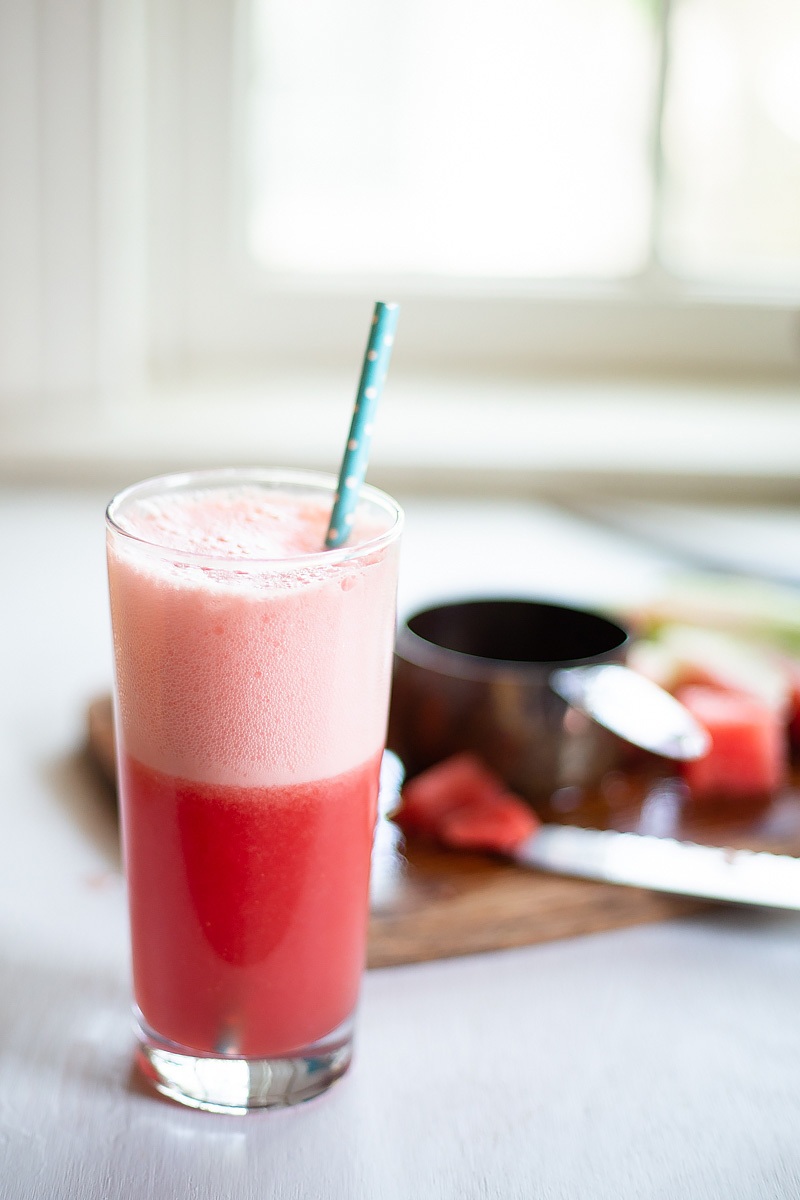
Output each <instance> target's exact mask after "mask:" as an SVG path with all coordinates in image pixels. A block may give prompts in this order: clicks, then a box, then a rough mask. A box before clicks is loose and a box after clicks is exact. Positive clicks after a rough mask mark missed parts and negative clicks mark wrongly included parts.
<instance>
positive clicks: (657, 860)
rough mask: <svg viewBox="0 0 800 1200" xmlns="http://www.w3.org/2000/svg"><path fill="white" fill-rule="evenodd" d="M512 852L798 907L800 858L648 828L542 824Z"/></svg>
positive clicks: (555, 867) (581, 869)
mask: <svg viewBox="0 0 800 1200" xmlns="http://www.w3.org/2000/svg"><path fill="white" fill-rule="evenodd" d="M512 858H513V859H514V860H515V861H516V862H517V863H519V864H520V865H521V866H525V867H535V868H538V869H539V870H543V871H553V872H555V873H558V874H562V875H578V876H581V877H583V878H586V879H602V880H605V881H606V882H608V883H621V884H628V885H630V886H632V887H644V888H651V889H653V890H655V891H662V892H672V893H675V894H677V895H684V896H700V897H705V898H707V899H709V900H726V901H733V902H735V903H740V904H763V905H768V906H770V907H773V908H789V909H800V859H798V858H792V857H791V856H789V855H787V854H772V853H770V852H768V851H765V850H762V851H757V850H733V849H726V848H724V847H719V846H700V845H697V844H696V843H694V842H679V841H676V840H675V839H674V838H663V837H655V836H653V835H651V834H641V833H620V832H618V831H616V830H605V829H603V830H601V829H583V828H580V827H579V826H575V825H543V826H542V828H541V829H540V830H539V831H538V832H537V833H535V834H533V835H532V836H531V837H530V838H529V839H528V840H527V841H526V842H524V843H523V844H522V845H521V846H520V847H518V849H517V850H516V851H514V853H513V854H512Z"/></svg>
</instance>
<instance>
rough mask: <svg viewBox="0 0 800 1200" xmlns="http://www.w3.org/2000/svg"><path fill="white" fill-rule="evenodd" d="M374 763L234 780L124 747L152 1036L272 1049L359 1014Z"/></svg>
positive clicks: (253, 1051) (131, 870)
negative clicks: (172, 770)
mask: <svg viewBox="0 0 800 1200" xmlns="http://www.w3.org/2000/svg"><path fill="white" fill-rule="evenodd" d="M379 767H380V755H378V756H376V757H375V758H374V759H373V760H372V761H370V762H368V763H366V764H364V765H363V766H361V767H358V768H356V769H354V770H352V771H347V772H345V773H344V774H341V775H337V776H336V777H335V778H332V779H321V780H318V781H314V782H312V783H302V784H295V785H288V786H283V787H274V788H270V787H232V786H226V785H218V784H205V783H194V782H192V781H190V780H187V779H177V778H174V777H172V776H170V775H167V774H164V773H163V772H160V771H155V770H153V769H151V768H149V767H145V766H143V765H142V764H141V763H139V762H137V761H136V760H135V759H133V758H131V757H129V756H123V759H122V763H121V783H122V816H123V831H124V842H125V859H126V872H127V877H128V891H129V897H130V908H131V933H132V947H133V974H134V991H135V995H136V1001H137V1003H138V1005H139V1008H140V1009H141V1011H142V1014H143V1016H144V1019H145V1021H146V1022H147V1024H148V1025H149V1026H150V1027H151V1028H152V1029H153V1030H154V1031H155V1032H156V1033H158V1034H159V1035H161V1037H163V1038H166V1039H168V1040H170V1041H173V1042H177V1043H178V1044H179V1045H181V1046H184V1047H187V1048H188V1049H190V1050H197V1051H206V1052H221V1051H227V1052H235V1053H238V1054H242V1055H248V1056H251V1057H263V1058H266V1057H270V1056H274V1055H280V1054H287V1053H290V1052H291V1051H294V1050H298V1049H300V1048H302V1047H303V1046H307V1045H310V1044H312V1043H313V1042H315V1041H317V1040H318V1039H319V1038H321V1037H324V1036H325V1035H326V1034H328V1033H330V1032H332V1031H333V1030H334V1029H335V1028H336V1027H337V1026H338V1025H340V1024H341V1022H342V1021H344V1020H345V1019H346V1018H347V1017H348V1016H349V1015H350V1013H351V1012H352V1011H353V1009H354V1007H355V1004H356V1000H357V996H358V988H359V981H360V977H361V972H362V970H363V966H364V953H365V945H366V932H367V915H368V887H369V860H370V852H371V848H372V838H373V830H374V825H375V816H376V807H377V795H378V774H379Z"/></svg>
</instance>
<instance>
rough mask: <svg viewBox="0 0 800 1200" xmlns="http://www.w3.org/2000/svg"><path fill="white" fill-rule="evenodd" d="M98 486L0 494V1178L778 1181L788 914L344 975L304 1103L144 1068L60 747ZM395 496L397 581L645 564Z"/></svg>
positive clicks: (370, 1191) (524, 519) (786, 1092)
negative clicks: (216, 1092)
mask: <svg viewBox="0 0 800 1200" xmlns="http://www.w3.org/2000/svg"><path fill="white" fill-rule="evenodd" d="M102 500H103V497H102V496H101V495H100V494H99V493H93V492H74V491H72V492H71V491H56V490H52V491H44V490H28V491H26V490H24V489H8V490H6V491H4V492H0V527H1V528H2V532H3V546H4V548H5V562H6V573H5V578H4V587H3V590H2V595H1V596H0V605H2V629H3V639H2V642H3V671H2V674H3V680H4V683H5V687H4V688H3V689H2V700H0V703H2V706H3V707H2V721H0V738H1V739H2V743H1V753H0V772H2V785H1V786H0V1197H2V1198H3V1200H5V1198H8V1200H12V1198H13V1200H18V1198H20V1200H21V1198H25V1200H28V1198H29V1197H58V1198H64V1197H80V1198H81V1200H94V1198H95V1197H103V1198H104V1200H112V1198H117V1197H120V1198H125V1200H128V1198H133V1197H137V1198H138V1197H157V1198H159V1200H162V1198H163V1200H166V1198H171V1197H192V1198H195V1197H196V1198H198V1200H199V1198H206V1197H209V1198H210V1197H228V1196H235V1197H237V1198H241V1200H248V1198H250V1197H256V1196H257V1197H281V1198H286V1200H290V1198H292V1200H294V1198H298V1200H299V1198H301V1197H302V1198H306V1197H325V1198H326V1200H327V1198H330V1200H339V1198H341V1200H361V1198H362V1197H363V1198H370V1200H373V1198H375V1200H380V1198H383V1197H387V1198H389V1197H409V1198H413V1200H424V1198H427V1197H452V1198H454V1200H455V1198H458V1200H462V1198H464V1200H466V1198H472V1197H475V1198H476V1200H477V1198H479V1197H480V1198H481V1200H483V1198H489V1197H498V1198H503V1200H515V1198H517V1197H519V1198H525V1200H529V1198H537V1200H538V1198H539V1197H541V1198H549V1197H559V1198H560V1197H564V1198H570V1200H572V1198H580V1200H595V1198H597V1200H599V1198H601V1197H602V1198H604V1200H605V1198H606V1197H608V1198H609V1200H627V1198H628V1197H631V1198H633V1197H637V1198H639V1197H648V1198H653V1200H660V1198H662V1197H664V1198H666V1197H676V1198H678V1197H681V1198H683V1197H692V1198H694V1197H702V1198H706V1197H708V1198H716V1197H719V1198H720V1200H739V1198H745V1197H747V1198H748V1200H749V1198H755V1197H770V1198H773V1197H780V1198H782V1197H797V1196H800V1136H799V1135H798V1129H800V916H794V915H787V914H780V913H774V912H767V911H763V910H758V911H756V910H736V909H720V910H715V911H712V912H710V913H708V914H707V915H703V916H699V917H694V918H692V919H688V920H684V921H676V922H670V923H665V924H660V925H651V926H644V927H640V928H634V929H628V930H621V931H617V932H612V933H606V934H596V935H593V936H591V937H586V938H579V939H574V940H571V941H564V942H557V943H551V944H549V945H545V946H538V947H531V948H528V949H521V950H514V951H507V952H502V953H496V954H492V955H477V956H473V957H470V958H464V959H459V960H451V961H448V962H441V963H433V964H426V965H419V966H409V967H398V968H392V969H386V970H381V971H372V972H369V973H368V974H367V976H366V978H365V981H364V988H363V995H362V1003H361V1010H360V1020H359V1032H358V1042H357V1057H356V1060H355V1062H354V1065H353V1067H352V1069H351V1071H350V1073H349V1074H348V1076H347V1077H346V1078H345V1079H344V1080H343V1081H342V1082H341V1083H339V1084H338V1085H337V1086H336V1087H335V1088H334V1089H333V1090H332V1091H331V1092H330V1093H329V1094H328V1095H326V1096H323V1097H321V1098H319V1099H318V1100H315V1101H313V1102H311V1103H310V1104H307V1105H305V1106H302V1107H300V1108H296V1109H291V1110H286V1111H281V1112H273V1113H259V1114H254V1115H251V1116H248V1117H226V1116H217V1115H211V1114H205V1113H196V1112H192V1111H190V1110H186V1109H182V1108H180V1107H178V1106H176V1105H173V1104H171V1103H169V1102H167V1101H164V1100H161V1099H159V1098H157V1097H156V1096H155V1095H154V1094H152V1093H151V1092H149V1091H148V1090H147V1089H146V1088H145V1087H144V1086H143V1085H141V1084H140V1082H139V1080H138V1078H137V1076H136V1075H135V1073H134V1072H133V1071H132V1068H131V1056H132V1048H133V1040H132V1035H131V1027H130V1018H129V1010H128V994H129V993H128V988H129V984H128V950H127V929H126V914H125V898H124V886H123V882H122V878H121V875H120V872H119V852H118V847H117V829H116V820H115V816H114V812H113V808H112V805H111V803H110V801H109V799H108V796H107V795H106V794H105V793H104V791H103V788H102V787H101V786H100V785H99V784H98V782H97V780H96V779H95V778H94V776H93V775H92V773H91V770H90V767H89V765H88V764H87V763H86V762H85V761H83V759H82V758H81V756H80V754H79V753H78V750H79V747H80V745H81V742H82V738H83V713H84V708H85V704H86V702H87V701H88V700H89V699H91V698H92V697H93V696H94V695H96V694H98V693H101V692H103V691H104V690H106V689H107V687H108V682H109V678H110V644H109V628H108V617H107V612H106V598H105V578H104V561H103V534H102ZM408 516H409V528H408V535H407V539H406V545H405V551H404V565H403V579H402V585H401V607H404V608H407V607H409V606H411V605H413V604H416V603H418V602H420V601H421V600H423V599H426V598H429V597H433V596H440V595H445V594H452V593H453V592H458V591H462V590H466V591H472V592H474V593H477V592H479V591H482V592H484V593H486V592H489V591H494V592H499V591H501V590H502V591H505V592H507V593H510V592H524V591H529V592H538V593H540V594H551V595H569V596H573V597H574V598H576V599H580V598H582V597H583V598H586V599H592V598H596V599H597V600H600V601H602V600H603V599H606V598H611V597H613V596H616V595H618V594H619V592H620V588H621V587H624V589H625V590H626V591H627V592H629V593H630V594H646V593H647V591H648V589H649V588H651V587H652V586H653V583H654V580H656V579H657V578H658V576H659V574H660V571H661V563H660V560H659V559H658V557H657V556H650V555H646V554H642V553H641V552H636V553H633V552H630V551H629V550H627V549H626V548H625V546H624V545H623V544H622V543H621V542H620V541H619V540H618V539H617V538H615V537H614V536H612V535H598V536H593V535H587V533H586V532H585V531H584V530H582V529H581V528H580V526H579V525H577V524H576V523H575V522H574V521H573V520H572V519H571V518H567V517H563V516H560V515H558V514H556V513H554V512H552V511H551V510H546V509H541V508H537V507H535V506H533V505H531V506H524V505H520V504H515V505H509V504H500V505H486V504H483V505H471V506H470V505H467V506H464V505H459V504H457V503H454V502H444V501H439V502H430V503H423V502H416V503H412V504H409V506H408ZM467 530H468V533H467V532H466V531H467ZM467 550H469V551H470V553H469V554H468V553H467Z"/></svg>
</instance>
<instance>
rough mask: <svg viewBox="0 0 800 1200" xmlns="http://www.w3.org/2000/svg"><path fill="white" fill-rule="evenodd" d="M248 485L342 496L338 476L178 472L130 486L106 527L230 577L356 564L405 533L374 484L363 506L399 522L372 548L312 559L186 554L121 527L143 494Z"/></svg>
mask: <svg viewBox="0 0 800 1200" xmlns="http://www.w3.org/2000/svg"><path fill="white" fill-rule="evenodd" d="M248 482H249V483H254V484H258V483H271V484H280V483H281V482H283V483H287V484H292V485H298V484H299V485H301V486H302V485H305V486H307V487H308V488H310V489H315V490H317V491H319V492H324V493H326V494H328V495H330V497H331V500H333V495H334V493H335V492H336V488H337V486H338V482H339V481H338V479H337V477H336V476H335V475H331V474H329V473H328V472H324V471H311V470H305V469H304V468H299V467H298V468H295V467H211V468H207V469H206V468H202V469H198V470H194V471H178V472H173V473H170V474H166V475H153V476H151V477H149V478H147V479H141V480H139V482H137V483H132V484H130V485H129V486H128V487H126V488H123V489H122V491H120V492H117V493H116V495H115V496H113V497H112V499H111V500H110V501H109V503H108V505H107V506H106V513H105V519H106V527H107V529H108V530H109V531H110V532H112V533H113V534H114V536H115V537H117V536H118V537H121V538H124V539H125V542H124V543H123V544H127V545H131V546H136V547H139V548H141V549H143V550H145V551H146V552H147V553H149V554H155V555H157V556H158V557H161V558H167V557H169V558H176V557H178V558H179V559H180V561H181V562H186V563H191V564H193V565H195V566H208V567H213V568H214V569H216V570H226V569H227V570H229V571H230V570H236V571H237V572H241V571H246V570H249V569H251V568H257V567H261V568H265V567H272V568H277V569H283V570H286V569H288V568H292V567H300V566H302V567H308V566H316V565H318V564H322V563H325V564H327V565H332V564H335V563H340V562H347V561H349V560H350V559H353V558H360V557H363V556H364V555H368V554H374V553H375V552H376V551H378V550H382V549H383V548H384V547H385V546H388V545H390V544H391V543H392V542H393V541H395V540H396V539H397V538H398V537H399V535H400V533H401V532H402V529H403V524H404V521H405V514H404V512H403V509H402V508H401V506H400V505H399V504H398V503H397V501H396V500H395V499H393V497H391V496H390V495H389V494H388V492H383V491H381V490H380V488H376V487H373V486H372V484H369V483H365V484H362V486H361V490H360V493H359V501H362V500H370V501H372V503H373V504H375V505H377V506H378V507H379V508H380V509H382V510H383V511H384V512H385V513H386V514H387V516H389V517H390V518H393V520H392V522H391V524H390V526H389V528H388V529H386V530H384V532H383V533H381V534H380V535H379V536H378V537H375V538H370V540H369V541H366V542H359V543H358V544H357V545H355V546H348V545H344V546H338V547H337V548H336V549H333V550H326V549H321V550H315V551H314V552H313V553H310V554H309V553H307V554H295V555H291V556H283V557H278V556H272V557H260V558H247V557H241V558H237V557H234V556H231V555H217V554H200V553H198V552H197V551H195V550H181V549H179V548H177V547H175V546H169V545H167V544H166V543H164V542H154V541H152V540H150V539H149V538H143V537H140V536H139V535H138V534H135V533H131V532H130V530H127V529H125V528H123V526H122V525H120V524H119V521H118V517H119V514H120V510H121V509H122V507H123V506H124V505H125V504H126V503H127V502H128V501H130V500H132V499H136V498H137V493H140V492H147V493H149V494H150V495H162V494H171V493H176V492H178V491H179V490H181V489H186V488H191V487H192V486H193V485H196V486H197V487H198V488H201V487H206V486H213V485H217V486H224V485H226V484H230V485H233V484H235V483H248Z"/></svg>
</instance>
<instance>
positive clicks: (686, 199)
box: [151, 0, 800, 375]
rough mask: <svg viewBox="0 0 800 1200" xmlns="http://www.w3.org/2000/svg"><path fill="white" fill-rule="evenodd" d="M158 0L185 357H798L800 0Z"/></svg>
mask: <svg viewBox="0 0 800 1200" xmlns="http://www.w3.org/2000/svg"><path fill="white" fill-rule="evenodd" d="M757 5H758V7H757ZM158 9H159V16H158V18H157V21H158V23H157V25H156V26H155V27H154V28H153V30H152V31H151V40H152V44H153V45H154V46H160V47H161V50H160V60H158V61H160V71H156V73H155V74H156V81H157V82H158V79H159V78H160V79H161V85H160V88H159V89H157V91H156V95H155V100H154V103H153V111H152V124H151V129H152V136H153V144H154V148H155V169H154V171H153V181H154V193H153V196H154V199H153V211H154V212H155V214H156V218H157V222H156V233H155V242H154V248H153V254H152V259H153V261H154V263H155V264H156V275H155V287H154V302H155V303H154V308H155V314H156V315H155V320H154V336H155V344H156V347H157V349H158V351H159V355H158V357H159V361H160V362H161V365H162V366H164V367H165V368H166V369H168V370H181V369H184V368H185V367H186V366H187V365H188V366H189V367H191V366H192V365H194V366H197V367H203V369H208V368H209V367H210V366H211V365H213V364H214V363H216V364H218V365H219V366H220V368H221V369H225V366H226V364H229V363H231V362H234V361H238V362H242V361H245V360H246V361H247V362H249V363H251V364H252V365H258V364H259V363H262V364H263V363H275V362H276V361H280V360H285V361H286V362H297V361H299V360H302V361H304V362H309V361H319V362H332V361H334V360H335V359H336V358H337V357H340V361H341V362H342V363H344V362H345V361H352V357H353V354H354V353H356V352H357V349H356V340H355V339H350V340H349V339H348V334H347V332H346V330H347V329H350V328H356V326H357V325H358V328H360V321H361V317H359V318H357V319H356V318H355V316H354V313H355V310H356V307H357V308H358V312H359V313H361V312H362V309H363V305H364V302H365V301H366V300H368V299H369V298H373V297H374V296H375V295H376V294H378V293H379V292H383V293H387V294H392V295H394V296H396V297H397V298H399V299H401V300H405V301H407V302H408V303H407V304H406V311H405V315H404V330H403V343H402V355H403V356H404V358H403V362H408V363H411V362H412V361H413V362H414V363H417V364H419V365H421V366H425V367H428V366H431V365H433V366H440V367H443V368H453V367H457V366H459V365H461V366H463V367H465V368H468V369H472V368H474V367H476V366H485V367H486V368H487V369H490V370H491V369H499V368H509V367H511V368H512V369H524V370H529V369H539V368H541V369H550V368H557V369H570V370H574V369H578V370H579V371H582V372H584V373H585V372H586V371H592V370H596V369H601V370H604V369H619V368H622V369H625V370H631V369H633V370H637V369H646V370H653V369H655V370H659V369H669V370H673V371H674V370H675V369H678V370H680V369H683V370H693V369H695V368H702V369H704V370H709V369H710V370H715V371H723V372H724V371H730V370H740V369H746V370H748V371H767V372H773V373H783V374H784V375H786V374H787V373H791V372H793V371H794V370H795V369H796V364H797V353H798V352H797V342H798V337H797V322H796V312H795V309H796V307H797V298H798V296H800V255H798V251H797V237H798V236H799V235H798V228H799V227H800V223H798V222H796V221H795V220H794V214H795V213H796V212H797V211H800V174H798V172H800V144H798V142H797V139H796V138H795V137H794V134H792V133H791V130H792V129H794V125H793V124H792V121H793V120H794V116H793V114H794V113H795V108H794V107H793V105H795V106H796V104H797V103H798V100H797V87H798V86H800V84H798V83H797V81H798V80H800V69H798V71H797V72H796V73H793V72H792V71H791V70H790V69H789V66H787V65H786V64H787V62H788V63H789V64H790V65H791V63H792V62H793V61H794V59H793V58H792V57H791V56H792V54H793V53H794V50H793V49H792V47H794V46H795V45H796V44H797V43H796V39H797V37H798V36H800V10H797V12H796V11H795V8H794V7H793V5H792V0H768V4H767V9H766V10H765V8H764V6H763V5H762V4H760V0H672V3H670V0H498V2H497V4H493V5H491V6H487V5H485V4H482V3H479V2H478V0H459V2H458V3H456V0H424V2H423V0H403V2H402V3H395V4H390V3H389V2H388V0H339V2H338V3H337V4H336V5H329V4H326V3H324V2H323V0H313V2H312V0H309V2H308V3H304V4H302V5H297V4H296V3H293V0H241V3H240V4H238V5H237V4H234V3H233V0H198V3H197V4H195V5H191V6H188V7H181V6H179V5H178V4H177V0H174V2H173V3H172V4H169V3H165V5H163V6H158ZM765 12H767V16H768V19H765V17H764V14H765ZM170 14H171V15H170ZM754 29H758V31H759V32H758V36H757V37H756V36H754V35H753V31H754ZM170 46H171V47H172V49H171V50H170V49H169V47H170ZM715 64H716V65H715ZM157 65H158V64H157ZM759 80H760V81H761V82H760V83H759V85H758V87H757V86H756V82H757V81H759ZM764 80H767V81H768V84H764ZM723 83H724V87H723ZM720 89H722V90H720ZM734 101H735V103H734ZM334 298H335V300H336V303H335V304H334ZM176 313H177V314H178V316H177V317H176ZM359 339H360V335H359Z"/></svg>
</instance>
